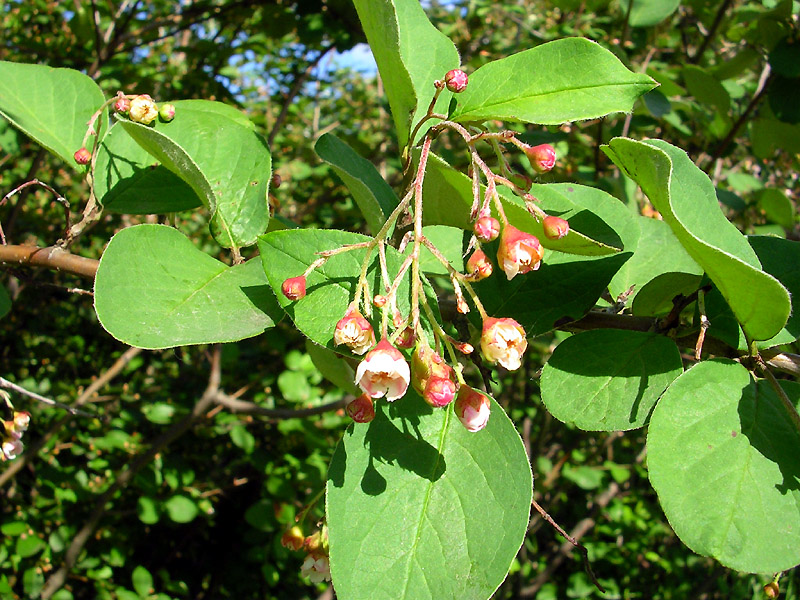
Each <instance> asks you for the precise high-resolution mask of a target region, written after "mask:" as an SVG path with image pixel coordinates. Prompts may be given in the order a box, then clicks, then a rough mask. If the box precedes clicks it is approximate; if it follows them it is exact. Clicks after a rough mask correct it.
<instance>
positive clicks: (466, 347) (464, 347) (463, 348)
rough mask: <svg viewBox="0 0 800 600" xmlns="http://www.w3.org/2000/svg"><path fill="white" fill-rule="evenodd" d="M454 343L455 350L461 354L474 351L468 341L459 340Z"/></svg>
mask: <svg viewBox="0 0 800 600" xmlns="http://www.w3.org/2000/svg"><path fill="white" fill-rule="evenodd" d="M454 345H455V347H456V350H458V351H459V352H461V354H472V353H473V352H475V347H474V346H473V345H472V344H470V343H467V342H461V343H458V344H454Z"/></svg>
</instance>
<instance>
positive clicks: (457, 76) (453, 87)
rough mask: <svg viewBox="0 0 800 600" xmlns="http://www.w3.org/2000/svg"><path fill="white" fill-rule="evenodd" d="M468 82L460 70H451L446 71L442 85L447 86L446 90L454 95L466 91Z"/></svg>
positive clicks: (465, 75)
mask: <svg viewBox="0 0 800 600" xmlns="http://www.w3.org/2000/svg"><path fill="white" fill-rule="evenodd" d="M468 81H469V79H468V78H467V74H466V73H464V71H462V70H461V69H453V70H452V71H448V72H447V74H446V75H445V76H444V83H445V85H446V86H447V89H448V90H450V91H451V92H453V93H454V94H459V93H461V92H463V91H464V90H465V89H467V83H468Z"/></svg>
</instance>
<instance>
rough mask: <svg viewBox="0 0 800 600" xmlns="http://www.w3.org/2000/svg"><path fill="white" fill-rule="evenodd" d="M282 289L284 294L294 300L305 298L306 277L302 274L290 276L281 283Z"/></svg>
mask: <svg viewBox="0 0 800 600" xmlns="http://www.w3.org/2000/svg"><path fill="white" fill-rule="evenodd" d="M281 291H282V292H283V295H284V296H286V297H287V298H288V299H289V300H291V301H292V302H294V301H295V300H300V298H304V297H305V295H306V278H305V277H303V276H302V275H298V276H297V277H289V279H287V280H286V281H284V282H283V284H282V285H281Z"/></svg>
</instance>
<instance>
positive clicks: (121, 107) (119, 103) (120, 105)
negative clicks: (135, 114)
mask: <svg viewBox="0 0 800 600" xmlns="http://www.w3.org/2000/svg"><path fill="white" fill-rule="evenodd" d="M130 109H131V101H130V100H129V99H128V98H126V97H125V96H122V95H119V96H117V100H116V102H114V110H115V111H117V112H118V113H120V114H123V115H124V114H127V113H128V111H130Z"/></svg>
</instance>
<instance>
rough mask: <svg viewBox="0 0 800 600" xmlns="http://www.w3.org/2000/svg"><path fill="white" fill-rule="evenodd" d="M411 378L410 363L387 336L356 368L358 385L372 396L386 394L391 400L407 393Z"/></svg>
mask: <svg viewBox="0 0 800 600" xmlns="http://www.w3.org/2000/svg"><path fill="white" fill-rule="evenodd" d="M410 378H411V372H410V369H409V367H408V363H407V362H406V360H405V358H403V355H402V354H400V351H399V350H398V349H397V348H395V347H394V346H392V345H391V344H390V343H389V341H388V340H387V339H386V338H383V339H382V340H381V341H380V342H378V345H377V346H375V348H373V349H372V350H370V351H369V352H368V353H367V355H366V356H365V357H364V360H362V361H361V362H360V363H359V364H358V368H357V369H356V385H357V386H358V387H360V388H361V389H362V390H364V392H365V393H366V394H368V395H369V396H370V397H371V398H382V397H383V396H386V399H387V400H388V401H389V402H394V401H395V400H397V399H398V398H402V397H403V396H404V395H405V393H406V390H407V389H408V383H409V380H410Z"/></svg>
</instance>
